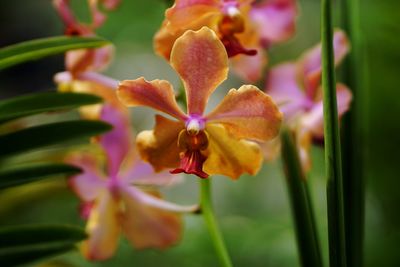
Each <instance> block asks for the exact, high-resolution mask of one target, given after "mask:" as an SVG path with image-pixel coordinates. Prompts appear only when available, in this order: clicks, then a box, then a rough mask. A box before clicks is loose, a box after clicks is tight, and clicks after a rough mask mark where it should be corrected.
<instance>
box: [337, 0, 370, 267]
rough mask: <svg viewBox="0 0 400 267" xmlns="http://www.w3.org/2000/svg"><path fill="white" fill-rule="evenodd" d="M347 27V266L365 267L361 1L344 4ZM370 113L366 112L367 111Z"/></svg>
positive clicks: (364, 68)
mask: <svg viewBox="0 0 400 267" xmlns="http://www.w3.org/2000/svg"><path fill="white" fill-rule="evenodd" d="M342 7H343V9H342V11H343V12H342V13H343V14H344V16H343V22H344V27H345V29H346V31H347V32H348V34H349V38H350V43H351V46H352V51H351V53H350V55H349V58H348V60H347V62H346V63H347V64H346V65H345V67H346V69H345V77H344V78H345V82H346V84H348V85H349V87H350V89H351V90H352V93H353V99H355V101H353V103H352V107H351V110H350V112H349V114H347V115H346V117H345V118H344V121H343V122H344V124H342V125H343V130H344V136H345V137H346V138H345V139H344V143H343V150H344V153H343V177H344V179H343V182H344V184H343V187H344V202H345V203H346V205H345V220H346V221H345V223H346V224H345V227H346V228H345V229H346V236H347V237H348V238H347V239H346V250H347V264H348V266H353V267H362V266H363V243H364V213H365V206H364V202H365V182H364V175H365V173H364V171H363V169H364V167H365V158H364V157H365V155H366V151H365V136H364V135H365V132H364V130H363V126H364V124H365V120H366V118H368V116H367V114H368V111H367V110H364V109H366V107H367V103H368V99H367V91H368V90H367V89H368V87H367V86H368V83H367V81H366V79H367V77H368V75H367V72H368V64H367V61H366V58H367V55H366V53H365V44H364V42H363V39H362V32H361V17H360V8H361V5H360V0H345V1H342ZM366 111H367V112H366Z"/></svg>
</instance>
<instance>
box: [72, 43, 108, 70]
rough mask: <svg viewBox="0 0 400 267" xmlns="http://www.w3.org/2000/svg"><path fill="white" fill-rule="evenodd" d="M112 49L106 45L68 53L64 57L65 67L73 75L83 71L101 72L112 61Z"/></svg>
mask: <svg viewBox="0 0 400 267" xmlns="http://www.w3.org/2000/svg"><path fill="white" fill-rule="evenodd" d="M113 54H114V47H113V46H111V45H107V46H104V47H101V48H95V49H78V50H73V51H69V52H67V53H66V56H65V65H66V68H67V70H68V71H70V72H71V73H72V74H73V75H78V74H80V73H83V72H85V71H102V70H104V69H105V68H106V67H107V66H108V65H109V63H110V62H111V60H112V57H113Z"/></svg>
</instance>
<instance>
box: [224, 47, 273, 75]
mask: <svg viewBox="0 0 400 267" xmlns="http://www.w3.org/2000/svg"><path fill="white" fill-rule="evenodd" d="M256 50H257V54H256V55H254V56H247V55H237V56H235V57H232V58H230V60H231V63H232V67H233V71H234V72H235V74H236V75H237V76H239V78H241V79H242V80H244V81H246V82H256V81H258V80H260V78H261V75H262V73H263V70H264V67H265V66H266V65H267V62H268V60H267V54H266V53H265V51H264V50H263V49H262V48H256Z"/></svg>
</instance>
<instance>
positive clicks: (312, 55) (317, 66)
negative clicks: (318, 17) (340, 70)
mask: <svg viewBox="0 0 400 267" xmlns="http://www.w3.org/2000/svg"><path fill="white" fill-rule="evenodd" d="M333 49H334V55H335V66H337V65H339V64H340V62H342V60H343V58H344V57H345V56H346V55H347V53H348V52H349V50H350V44H349V40H348V38H347V36H346V34H345V33H344V32H343V31H341V30H336V31H335V33H334V36H333ZM321 56H322V52H321V44H318V45H316V46H315V47H313V48H311V49H310V50H309V51H308V52H306V53H305V54H304V55H303V56H302V59H301V60H300V61H299V63H298V67H299V75H300V76H301V77H304V78H303V79H304V85H305V89H306V94H307V95H308V96H309V97H310V98H311V99H314V97H315V95H316V91H317V89H318V87H319V85H320V81H321V64H322V63H321Z"/></svg>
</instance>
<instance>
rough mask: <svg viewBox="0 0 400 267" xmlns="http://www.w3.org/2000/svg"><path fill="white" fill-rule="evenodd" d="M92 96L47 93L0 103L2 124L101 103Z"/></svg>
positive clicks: (0, 120)
mask: <svg viewBox="0 0 400 267" xmlns="http://www.w3.org/2000/svg"><path fill="white" fill-rule="evenodd" d="M101 101H102V99H101V98H100V97H97V96H94V95H90V94H80V93H79V94H77V93H58V92H46V93H36V94H29V95H24V96H19V97H14V98H11V99H7V100H3V101H0V123H4V122H7V121H9V120H14V119H18V118H21V117H25V116H29V115H34V114H38V113H43V112H49V111H60V110H67V109H73V108H77V107H80V106H83V105H90V104H96V103H99V102H101Z"/></svg>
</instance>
